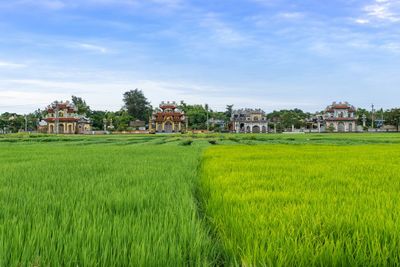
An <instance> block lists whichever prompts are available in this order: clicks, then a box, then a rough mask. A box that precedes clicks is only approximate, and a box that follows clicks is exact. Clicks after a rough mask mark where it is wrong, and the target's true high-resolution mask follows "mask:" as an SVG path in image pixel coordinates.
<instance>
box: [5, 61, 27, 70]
mask: <svg viewBox="0 0 400 267" xmlns="http://www.w3.org/2000/svg"><path fill="white" fill-rule="evenodd" d="M24 67H26V65H25V64H19V63H14V62H7V61H0V69H2V68H5V69H17V68H24Z"/></svg>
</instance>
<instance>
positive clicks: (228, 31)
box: [200, 13, 251, 44]
mask: <svg viewBox="0 0 400 267" xmlns="http://www.w3.org/2000/svg"><path fill="white" fill-rule="evenodd" d="M200 25H201V26H202V27H204V28H207V29H208V30H209V31H211V33H212V37H213V39H214V40H216V41H218V42H220V43H223V44H244V43H248V42H251V38H250V37H249V36H247V35H245V34H244V33H242V32H241V31H239V30H236V29H235V28H234V27H233V26H230V25H228V24H227V23H226V22H224V21H223V20H222V19H220V18H219V16H218V15H217V14H215V13H208V14H205V15H204V17H202V19H201V21H200Z"/></svg>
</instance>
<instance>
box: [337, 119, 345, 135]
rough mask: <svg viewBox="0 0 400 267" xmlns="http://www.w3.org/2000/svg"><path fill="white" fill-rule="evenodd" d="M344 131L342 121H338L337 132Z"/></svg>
mask: <svg viewBox="0 0 400 267" xmlns="http://www.w3.org/2000/svg"><path fill="white" fill-rule="evenodd" d="M344 131H345V128H344V123H343V122H340V123H339V125H338V132H341V133H343V132H344Z"/></svg>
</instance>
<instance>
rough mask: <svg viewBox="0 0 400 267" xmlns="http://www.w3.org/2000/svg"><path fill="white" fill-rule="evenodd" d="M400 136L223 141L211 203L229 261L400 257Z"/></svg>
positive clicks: (207, 172) (210, 181) (210, 175)
mask: <svg viewBox="0 0 400 267" xmlns="http://www.w3.org/2000/svg"><path fill="white" fill-rule="evenodd" d="M399 163H400V145H362V146H332V145H318V146H317V145H297V146H291V145H275V146H271V145H261V146H220V147H213V148H211V149H208V150H207V151H206V152H205V154H204V159H203V166H202V184H203V196H204V205H205V211H206V214H207V215H208V218H209V221H210V222H211V224H212V225H213V227H214V228H215V231H216V232H217V234H218V236H219V237H220V240H221V242H222V244H223V247H224V250H225V253H226V257H225V259H226V261H227V265H236V266H398V265H400V250H399V248H400V195H399V192H400V165H399Z"/></svg>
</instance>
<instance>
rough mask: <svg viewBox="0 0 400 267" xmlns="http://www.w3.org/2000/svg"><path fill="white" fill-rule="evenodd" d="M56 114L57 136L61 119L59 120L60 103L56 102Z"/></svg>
mask: <svg viewBox="0 0 400 267" xmlns="http://www.w3.org/2000/svg"><path fill="white" fill-rule="evenodd" d="M55 105H56V106H55V114H54V115H56V134H58V130H59V127H58V126H59V122H60V120H59V118H58V101H56V102H55Z"/></svg>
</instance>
